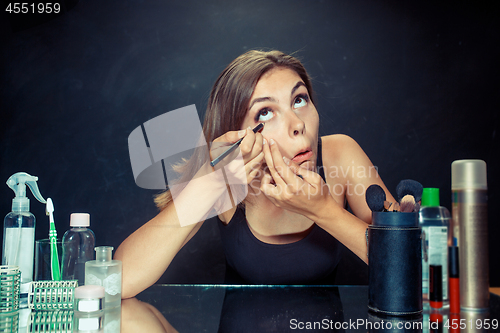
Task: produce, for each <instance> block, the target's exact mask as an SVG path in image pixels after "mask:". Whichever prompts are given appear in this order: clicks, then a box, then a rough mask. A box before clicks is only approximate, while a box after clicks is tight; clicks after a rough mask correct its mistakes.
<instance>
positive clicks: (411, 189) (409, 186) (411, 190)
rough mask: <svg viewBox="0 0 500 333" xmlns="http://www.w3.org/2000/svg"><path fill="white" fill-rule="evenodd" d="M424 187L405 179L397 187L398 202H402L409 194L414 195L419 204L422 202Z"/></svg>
mask: <svg viewBox="0 0 500 333" xmlns="http://www.w3.org/2000/svg"><path fill="white" fill-rule="evenodd" d="M423 190H424V189H423V186H422V184H420V183H419V182H417V181H415V180H412V179H405V180H402V181H400V182H399V184H398V186H397V187H396V194H397V196H398V201H399V202H401V199H403V197H404V196H405V195H407V194H410V195H412V196H413V197H414V198H415V202H419V201H420V200H422V192H423Z"/></svg>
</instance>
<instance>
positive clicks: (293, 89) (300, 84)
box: [290, 81, 307, 97]
mask: <svg viewBox="0 0 500 333" xmlns="http://www.w3.org/2000/svg"><path fill="white" fill-rule="evenodd" d="M301 86H303V87H306V84H305V83H304V82H302V81H299V82H297V84H296V85H295V86H294V87H293V88H292V92H291V93H290V96H292V97H293V94H294V93H295V91H296V90H297V89H299V87H301ZM306 89H307V87H306Z"/></svg>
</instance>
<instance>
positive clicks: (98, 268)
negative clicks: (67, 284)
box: [85, 246, 122, 309]
mask: <svg viewBox="0 0 500 333" xmlns="http://www.w3.org/2000/svg"><path fill="white" fill-rule="evenodd" d="M95 252H96V255H95V258H96V260H91V261H87V262H86V263H85V285H96V286H103V287H104V290H105V308H106V309H111V308H114V307H117V306H120V305H121V295H122V262H121V261H119V260H112V252H113V247H111V246H99V247H96V248H95Z"/></svg>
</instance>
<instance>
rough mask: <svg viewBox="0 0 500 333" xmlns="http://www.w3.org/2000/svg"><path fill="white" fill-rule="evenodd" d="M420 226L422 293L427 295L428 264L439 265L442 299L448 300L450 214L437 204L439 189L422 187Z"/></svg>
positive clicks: (426, 296) (424, 295)
mask: <svg viewBox="0 0 500 333" xmlns="http://www.w3.org/2000/svg"><path fill="white" fill-rule="evenodd" d="M418 221H419V225H420V227H421V228H422V294H423V297H424V299H428V297H429V265H433V266H441V272H442V280H443V283H442V286H443V288H442V292H443V295H442V296H443V301H448V288H447V287H446V286H448V246H451V242H450V241H451V239H450V237H449V230H450V222H451V214H450V211H449V210H448V209H447V208H446V207H442V206H439V189H438V188H424V192H423V194H422V207H421V208H420V211H419V217H418Z"/></svg>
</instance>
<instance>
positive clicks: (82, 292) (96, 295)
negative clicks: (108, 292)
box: [75, 285, 104, 313]
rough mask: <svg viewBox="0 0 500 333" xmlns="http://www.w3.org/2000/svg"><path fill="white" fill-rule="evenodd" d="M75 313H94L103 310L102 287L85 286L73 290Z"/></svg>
mask: <svg viewBox="0 0 500 333" xmlns="http://www.w3.org/2000/svg"><path fill="white" fill-rule="evenodd" d="M75 302H76V304H75V311H78V312H86V313H88V312H96V311H102V310H103V309H104V287H103V286H92V285H86V286H81V287H78V288H75Z"/></svg>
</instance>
